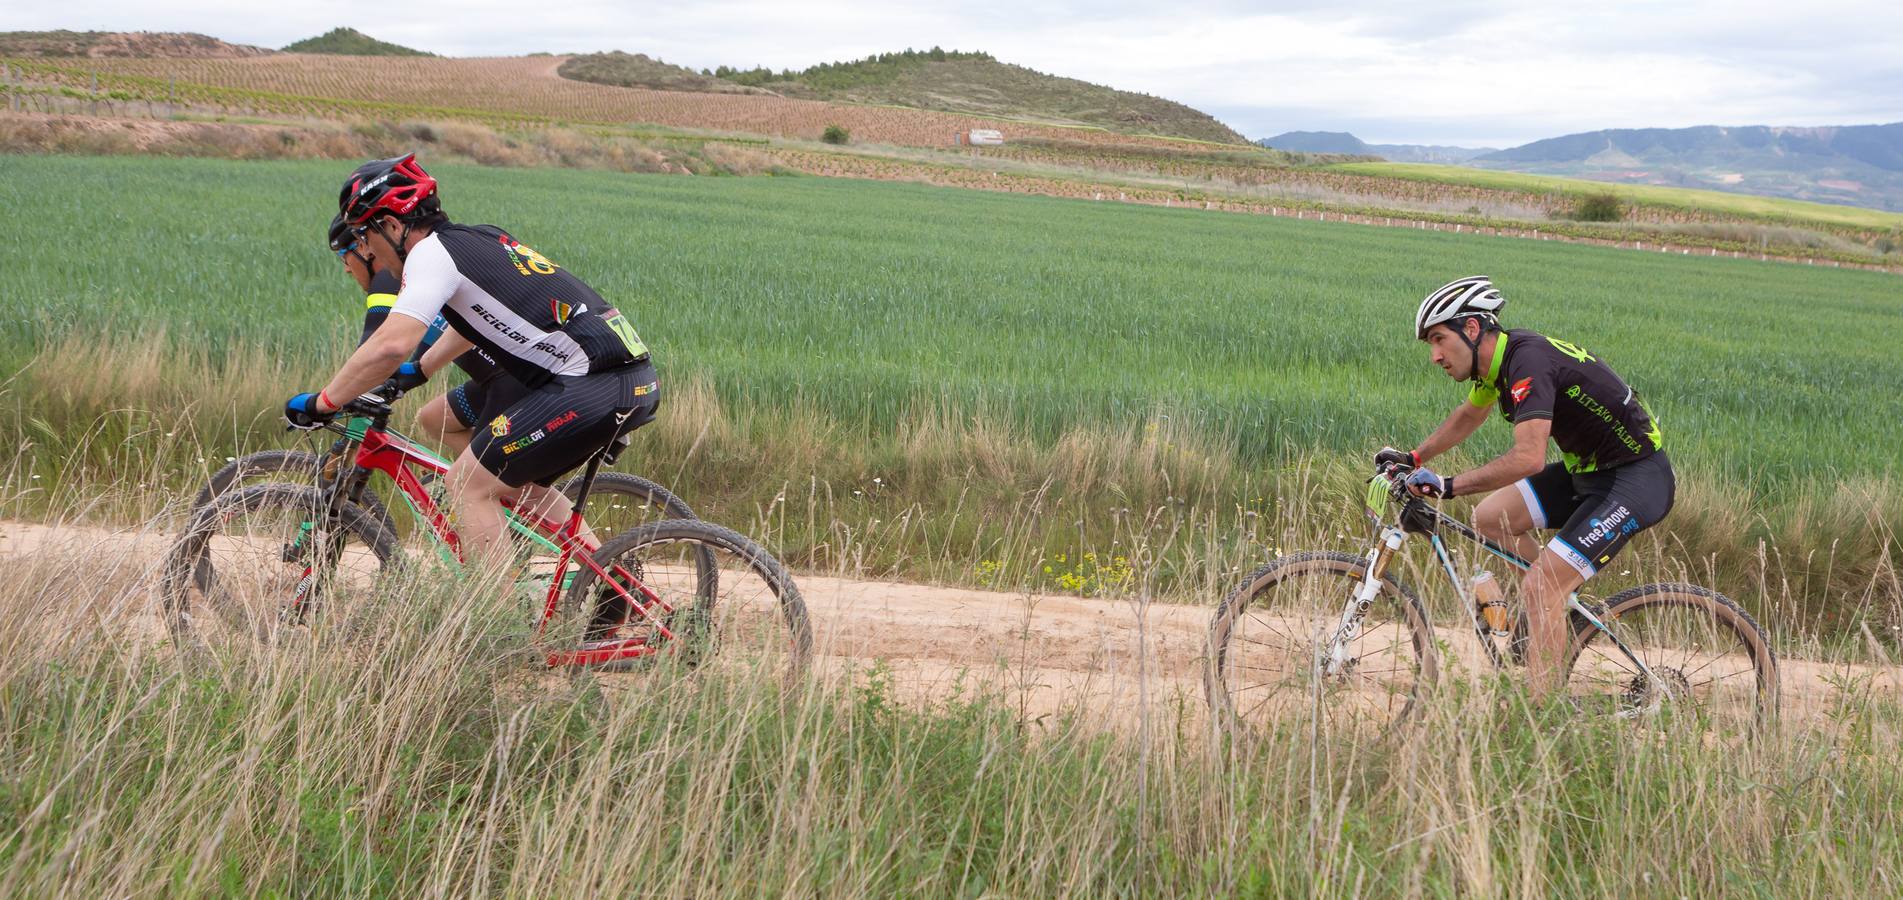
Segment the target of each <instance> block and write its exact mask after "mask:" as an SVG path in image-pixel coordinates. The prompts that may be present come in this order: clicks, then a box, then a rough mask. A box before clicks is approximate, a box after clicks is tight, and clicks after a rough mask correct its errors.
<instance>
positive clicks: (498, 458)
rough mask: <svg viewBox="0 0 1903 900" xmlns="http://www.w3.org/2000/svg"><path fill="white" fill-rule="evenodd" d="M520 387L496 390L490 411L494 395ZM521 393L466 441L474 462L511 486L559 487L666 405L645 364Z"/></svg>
mask: <svg viewBox="0 0 1903 900" xmlns="http://www.w3.org/2000/svg"><path fill="white" fill-rule="evenodd" d="M520 384H521V382H518V381H516V380H514V379H508V380H507V381H499V382H497V383H495V384H494V390H492V396H491V399H490V405H491V406H492V407H494V406H496V405H498V404H497V400H496V397H495V395H498V394H501V393H502V392H503V391H505V390H506V389H507V387H508V386H512V385H514V386H519V385H520ZM518 390H519V391H520V395H519V396H517V397H514V398H513V399H511V401H510V402H509V403H508V404H507V405H506V406H504V407H503V408H502V409H501V410H500V411H499V412H497V413H496V414H495V415H493V416H490V417H489V418H488V419H487V420H486V421H485V422H484V423H483V424H481V425H478V426H477V427H476V429H475V431H476V433H475V437H474V438H473V439H472V440H471V441H470V442H469V452H470V453H473V454H475V456H476V461H477V462H479V463H481V464H482V467H483V468H484V469H486V470H487V471H488V472H489V473H490V474H492V475H495V476H496V477H497V478H499V479H501V480H502V483H503V484H506V485H508V486H510V487H521V486H522V485H525V484H528V483H530V482H534V483H536V484H541V485H549V484H554V483H555V479H556V478H559V477H561V475H562V474H563V473H565V472H567V471H569V470H570V469H573V468H575V467H576V466H579V465H581V464H582V463H585V462H587V461H588V457H590V456H593V455H594V454H595V453H596V451H599V450H600V449H601V448H602V447H604V446H607V444H608V442H609V441H611V440H613V439H615V438H616V437H619V436H621V435H623V434H626V433H628V432H630V431H633V430H634V429H636V428H639V427H641V426H642V425H645V424H647V423H648V422H650V421H652V420H653V418H654V412H655V410H656V409H657V408H658V407H659V405H660V399H661V394H660V387H659V385H658V384H656V382H655V379H654V367H653V366H652V365H649V364H647V363H645V362H643V363H637V364H635V365H631V366H624V367H622V368H619V369H611V370H609V371H606V372H595V373H593V374H589V375H563V376H557V377H556V378H555V379H554V380H552V381H550V382H548V383H547V384H544V385H542V386H541V387H539V388H536V389H534V390H528V389H526V388H518ZM510 393H514V392H513V391H511V392H510Z"/></svg>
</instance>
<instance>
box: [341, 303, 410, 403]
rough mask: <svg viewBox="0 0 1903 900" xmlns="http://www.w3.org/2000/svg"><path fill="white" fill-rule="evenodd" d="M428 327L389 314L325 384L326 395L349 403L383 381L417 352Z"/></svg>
mask: <svg viewBox="0 0 1903 900" xmlns="http://www.w3.org/2000/svg"><path fill="white" fill-rule="evenodd" d="M428 332H429V326H428V325H425V324H423V323H422V322H418V321H417V320H415V319H412V318H410V317H408V316H390V317H389V318H386V319H384V320H383V324H382V325H378V326H377V330H376V331H375V332H373V333H372V334H371V335H370V339H369V340H367V341H364V342H363V344H362V345H361V346H359V347H358V348H357V352H355V353H352V354H350V359H348V360H346V361H345V362H344V367H343V368H342V369H339V370H338V371H337V376H336V377H335V378H332V379H331V380H330V383H329V384H327V385H324V391H323V396H324V397H326V398H328V399H329V400H330V402H331V403H333V404H341V403H349V402H350V401H352V400H355V399H357V398H358V397H361V396H363V393H364V392H365V391H368V390H370V389H372V388H374V387H376V386H377V385H379V384H382V383H383V380H384V379H385V378H388V377H390V376H391V375H393V374H395V373H396V367H397V366H400V365H402V364H403V362H404V361H405V360H408V359H409V358H410V354H412V353H415V352H416V345H417V344H420V343H422V342H423V335H425V334H427V333H428Z"/></svg>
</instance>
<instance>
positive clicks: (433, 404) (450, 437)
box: [416, 385, 469, 460]
mask: <svg viewBox="0 0 1903 900" xmlns="http://www.w3.org/2000/svg"><path fill="white" fill-rule="evenodd" d="M462 389H463V386H462V385H457V386H456V387H455V388H454V389H453V390H451V391H450V392H449V393H447V394H444V395H443V396H441V397H437V398H436V399H434V400H431V401H430V402H428V403H425V404H423V408H422V409H420V410H417V411H416V430H417V433H418V434H420V435H421V436H422V437H423V438H424V439H425V440H427V441H429V442H430V443H432V444H436V445H438V446H441V447H443V448H445V450H446V451H447V452H446V453H445V455H446V456H448V457H449V458H450V459H452V460H453V459H455V458H456V457H458V456H461V455H462V452H463V448H465V447H468V446H469V426H468V425H466V424H464V423H463V422H462V418H461V416H459V415H457V413H456V407H457V401H458V399H459V398H458V397H457V394H458V393H460V392H461V391H462ZM456 437H460V438H461V439H460V440H456V439H455V438H456Z"/></svg>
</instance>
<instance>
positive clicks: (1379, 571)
mask: <svg viewBox="0 0 1903 900" xmlns="http://www.w3.org/2000/svg"><path fill="white" fill-rule="evenodd" d="M1406 539H1407V535H1406V533H1404V532H1402V531H1401V529H1399V528H1387V529H1384V530H1383V531H1382V532H1381V537H1380V539H1379V540H1378V541H1376V543H1375V545H1374V547H1373V548H1372V549H1370V550H1369V551H1368V566H1367V570H1366V571H1365V572H1364V574H1363V575H1362V576H1361V583H1360V584H1358V585H1356V586H1355V592H1354V595H1353V596H1351V597H1350V598H1349V599H1348V603H1347V605H1346V606H1344V607H1343V608H1342V610H1341V619H1340V621H1339V622H1337V623H1336V625H1335V633H1334V634H1333V635H1331V636H1330V637H1329V638H1328V639H1327V640H1325V641H1322V642H1320V643H1318V644H1317V645H1316V647H1315V670H1316V671H1317V672H1318V673H1320V674H1321V675H1322V676H1324V677H1340V676H1343V675H1346V674H1348V671H1349V669H1350V668H1351V667H1352V666H1353V665H1354V662H1355V660H1354V657H1353V656H1351V655H1349V653H1348V643H1349V642H1350V641H1353V640H1354V639H1355V638H1356V637H1358V636H1360V634H1361V620H1362V619H1363V618H1365V617H1366V616H1367V615H1368V609H1369V607H1372V606H1373V605H1374V598H1375V596H1376V595H1378V594H1380V593H1381V578H1382V576H1383V575H1385V574H1387V571H1388V563H1389V562H1390V561H1392V560H1393V559H1394V554H1396V553H1398V552H1400V549H1401V543H1402V541H1404V540H1406Z"/></svg>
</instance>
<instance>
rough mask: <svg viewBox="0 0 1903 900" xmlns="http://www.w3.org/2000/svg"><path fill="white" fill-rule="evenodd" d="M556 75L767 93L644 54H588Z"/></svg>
mask: <svg viewBox="0 0 1903 900" xmlns="http://www.w3.org/2000/svg"><path fill="white" fill-rule="evenodd" d="M555 71H556V74H558V75H561V76H562V77H563V78H569V79H573V80H575V81H592V82H594V83H595V84H608V85H615V86H617V87H638V88H648V89H650V90H656V91H698V92H702V93H709V94H767V93H771V91H767V90H765V89H762V88H757V87H749V86H747V85H743V84H735V83H734V82H731V81H728V80H727V79H725V78H715V77H714V76H712V75H709V74H703V73H701V72H696V71H694V70H693V69H689V68H687V67H685V66H677V65H673V64H671V63H666V62H662V61H661V60H658V59H653V58H651V57H649V56H648V55H647V54H645V53H623V52H621V51H619V50H611V51H609V52H607V53H590V54H587V55H584V56H576V57H571V58H569V59H568V60H567V61H566V62H563V63H562V64H561V66H560V67H559V68H557V69H556V70H555Z"/></svg>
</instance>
